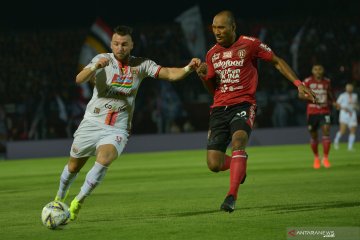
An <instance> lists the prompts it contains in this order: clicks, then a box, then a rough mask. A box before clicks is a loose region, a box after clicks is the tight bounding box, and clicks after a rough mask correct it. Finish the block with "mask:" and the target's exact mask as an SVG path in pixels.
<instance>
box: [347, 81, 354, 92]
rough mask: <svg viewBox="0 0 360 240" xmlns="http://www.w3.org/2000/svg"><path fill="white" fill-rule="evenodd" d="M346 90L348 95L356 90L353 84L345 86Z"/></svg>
mask: <svg viewBox="0 0 360 240" xmlns="http://www.w3.org/2000/svg"><path fill="white" fill-rule="evenodd" d="M345 90H346V92H348V93H352V92H353V90H354V86H353V85H352V84H351V83H347V84H346V86H345Z"/></svg>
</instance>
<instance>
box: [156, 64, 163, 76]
mask: <svg viewBox="0 0 360 240" xmlns="http://www.w3.org/2000/svg"><path fill="white" fill-rule="evenodd" d="M161 68H162V66H159V68H158V70H157V71H156V73H155V78H158V76H159V72H160V69H161Z"/></svg>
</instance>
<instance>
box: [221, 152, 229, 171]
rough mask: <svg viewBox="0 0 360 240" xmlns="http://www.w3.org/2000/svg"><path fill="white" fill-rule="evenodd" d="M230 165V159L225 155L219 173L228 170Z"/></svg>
mask: <svg viewBox="0 0 360 240" xmlns="http://www.w3.org/2000/svg"><path fill="white" fill-rule="evenodd" d="M230 163H231V157H230V156H229V155H226V154H225V159H224V162H223V165H222V167H221V169H220V171H226V170H228V169H229V168H230Z"/></svg>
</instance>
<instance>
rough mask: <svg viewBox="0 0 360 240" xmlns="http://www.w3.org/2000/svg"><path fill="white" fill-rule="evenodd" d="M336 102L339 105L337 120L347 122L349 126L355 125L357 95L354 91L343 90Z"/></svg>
mask: <svg viewBox="0 0 360 240" xmlns="http://www.w3.org/2000/svg"><path fill="white" fill-rule="evenodd" d="M336 102H337V103H338V104H339V105H340V108H341V109H340V116H339V122H341V123H344V124H347V125H348V126H349V127H353V126H357V115H356V106H357V104H358V96H357V94H356V93H351V94H349V93H347V92H344V93H342V94H340V96H339V97H338V99H337V100H336Z"/></svg>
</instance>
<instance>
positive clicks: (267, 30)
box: [0, 17, 360, 152]
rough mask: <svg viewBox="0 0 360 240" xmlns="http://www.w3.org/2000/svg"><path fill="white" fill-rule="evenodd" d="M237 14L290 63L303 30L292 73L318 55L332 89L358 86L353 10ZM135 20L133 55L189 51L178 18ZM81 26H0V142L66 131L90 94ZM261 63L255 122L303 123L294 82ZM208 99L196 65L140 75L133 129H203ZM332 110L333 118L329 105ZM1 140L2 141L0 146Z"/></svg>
mask: <svg viewBox="0 0 360 240" xmlns="http://www.w3.org/2000/svg"><path fill="white" fill-rule="evenodd" d="M237 21H238V28H239V29H238V32H239V33H240V34H245V35H250V36H255V37H258V38H262V40H263V41H264V42H265V43H267V44H268V45H269V46H270V47H271V48H272V49H273V51H274V52H275V53H276V54H278V55H280V56H282V57H283V58H284V59H285V60H286V61H288V62H289V63H294V61H295V60H294V58H293V54H294V53H293V52H292V51H291V50H290V49H291V48H292V47H294V46H293V45H292V44H293V43H294V38H295V36H296V35H297V34H298V33H299V32H300V31H301V33H302V34H301V38H300V40H299V45H298V49H297V50H298V52H297V57H296V61H297V63H296V64H297V67H296V69H297V73H298V75H299V76H300V77H301V78H302V79H304V78H306V77H308V76H309V75H310V74H311V66H312V64H314V63H320V64H322V65H324V67H325V70H326V76H327V77H329V78H330V79H331V80H332V85H333V88H334V89H333V90H334V94H335V96H337V95H338V94H339V93H340V92H342V91H343V89H344V86H345V84H346V83H347V82H352V83H353V84H354V85H355V92H359V86H360V84H359V83H360V19H359V17H351V18H344V19H342V20H339V19H336V20H332V19H328V18H313V19H304V20H296V21H290V22H286V21H263V22H261V21H249V20H246V21H244V20H241V19H238V20H237ZM204 25H205V26H206V28H205V29H204V33H205V36H206V39H207V49H209V48H210V47H211V46H212V45H213V44H214V40H213V35H212V33H211V31H210V30H211V23H210V22H207V23H205V24H204ZM133 27H134V29H135V48H134V51H133V54H134V55H135V56H144V57H149V58H151V59H153V60H155V61H156V62H157V63H158V64H160V65H166V66H169V65H174V66H182V65H184V64H186V63H187V62H188V60H189V59H190V58H191V57H192V56H191V54H190V52H189V51H188V49H187V46H186V41H185V38H184V36H183V33H182V30H181V27H180V26H179V25H178V24H177V23H170V24H169V23H168V24H163V25H161V24H159V25H156V26H153V25H146V24H145V25H139V26H136V25H135V26H133ZM301 29H302V30H301ZM87 34H88V29H87V28H76V29H55V30H54V29H52V30H49V29H41V30H40V29H36V30H34V29H33V30H31V31H30V30H27V31H20V30H14V31H11V32H4V33H3V34H0V46H2V47H1V58H0V64H1V66H2V71H0V141H1V142H4V141H16V140H27V139H53V138H70V137H72V134H73V132H74V130H75V129H76V127H77V126H78V124H79V123H80V121H81V117H82V116H83V113H84V110H85V106H86V103H87V101H88V100H89V99H87V98H85V97H83V95H82V92H81V88H80V87H78V86H76V84H75V80H74V79H75V76H76V74H77V73H78V71H79V69H78V60H79V58H78V57H79V53H80V50H81V47H82V45H83V43H84V39H85V37H86V35H87ZM259 71H260V74H259V76H260V78H259V86H258V89H259V90H258V92H257V99H258V111H257V118H256V127H259V128H260V127H286V126H299V125H305V124H306V116H305V112H306V104H305V103H304V102H301V101H299V100H298V99H297V90H296V89H295V88H294V87H293V86H292V85H291V84H289V83H288V82H287V81H286V80H285V79H283V78H282V77H281V76H280V75H279V74H278V73H277V72H276V71H274V70H273V68H272V67H271V66H270V65H269V64H266V63H261V64H260V65H259ZM210 101H211V97H210V96H209V95H208V93H207V92H206V90H205V89H204V88H203V86H202V83H201V81H200V80H199V79H198V77H197V75H196V74H195V73H192V74H191V75H189V77H188V78H187V79H186V80H184V81H180V82H177V83H173V84H171V83H168V82H166V81H159V80H155V79H145V80H144V81H143V83H142V86H141V87H140V90H139V92H138V97H137V102H136V104H137V105H136V110H135V113H134V122H133V123H134V126H133V134H145V133H170V132H171V133H177V132H188V131H205V130H207V128H208V126H207V122H208V121H207V120H208V111H209V109H208V107H209V105H210V104H211V102H210ZM269 116H271V117H269ZM332 117H333V120H334V121H333V122H335V123H336V121H337V112H336V110H335V109H334V110H333V113H332ZM144 123H146V124H144ZM1 148H3V147H1V144H0V152H1V151H2V149H1Z"/></svg>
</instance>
